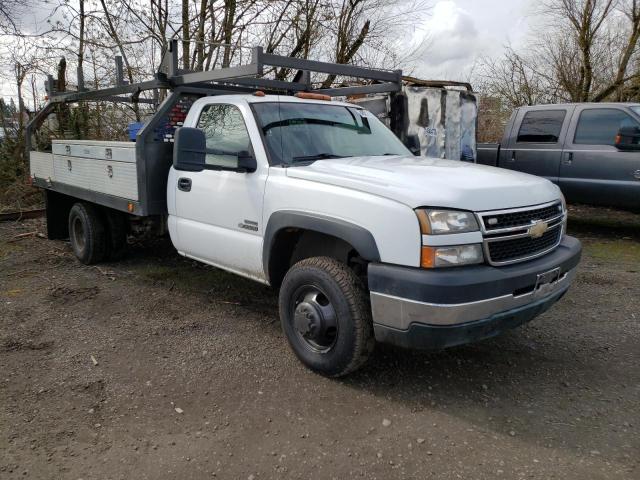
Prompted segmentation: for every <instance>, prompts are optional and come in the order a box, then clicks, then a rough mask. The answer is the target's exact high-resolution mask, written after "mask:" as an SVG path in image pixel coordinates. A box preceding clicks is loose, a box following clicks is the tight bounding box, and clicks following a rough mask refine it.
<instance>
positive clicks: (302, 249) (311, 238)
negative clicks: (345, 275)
mask: <svg viewBox="0 0 640 480" xmlns="http://www.w3.org/2000/svg"><path fill="white" fill-rule="evenodd" d="M310 257H330V258H334V259H336V260H338V261H340V262H342V263H344V264H346V265H348V266H349V267H351V268H352V269H354V271H355V272H356V274H357V275H358V276H360V277H362V276H366V271H367V269H366V264H367V262H366V261H365V260H364V259H363V258H362V256H361V255H360V253H359V252H358V251H357V250H356V249H355V248H354V247H353V245H351V244H350V243H348V242H347V241H345V240H343V239H341V238H338V237H335V236H333V235H328V234H326V233H321V232H316V231H314V230H307V229H301V228H283V229H281V230H279V231H278V232H277V233H276V234H275V237H274V240H273V244H272V246H271V252H270V254H269V265H268V268H269V272H268V273H269V282H270V283H271V285H272V286H273V287H276V288H278V287H279V286H280V284H281V283H282V280H283V279H284V276H285V274H286V273H287V271H288V270H289V268H290V267H291V266H292V265H294V264H295V263H297V262H299V261H300V260H304V259H305V258H310Z"/></svg>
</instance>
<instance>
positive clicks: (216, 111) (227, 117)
mask: <svg viewBox="0 0 640 480" xmlns="http://www.w3.org/2000/svg"><path fill="white" fill-rule="evenodd" d="M197 126H198V128H200V129H201V130H202V131H203V132H204V135H205V138H206V141H207V156H206V159H205V164H206V165H210V166H212V167H222V168H238V156H242V155H248V154H249V152H251V140H250V139H249V132H248V131H247V127H246V125H245V123H244V119H243V118H242V113H241V112H240V110H239V109H238V107H235V106H234V105H207V106H206V107H204V109H203V110H202V113H201V114H200V119H199V120H198V125H197Z"/></svg>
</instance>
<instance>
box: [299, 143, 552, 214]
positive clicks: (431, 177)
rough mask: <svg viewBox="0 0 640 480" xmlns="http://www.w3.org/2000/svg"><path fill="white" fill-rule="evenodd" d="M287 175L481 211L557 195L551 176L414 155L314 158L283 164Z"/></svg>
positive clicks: (418, 204) (417, 203)
mask: <svg viewBox="0 0 640 480" xmlns="http://www.w3.org/2000/svg"><path fill="white" fill-rule="evenodd" d="M287 176H289V177H292V178H299V179H303V180H309V181H312V182H319V183H325V184H329V185H335V186H339V187H345V188H349V189H352V190H359V191H362V192H366V193H371V194H373V195H377V196H381V197H385V198H389V199H391V200H396V201H398V202H401V203H404V204H406V205H408V206H409V207H411V208H416V207H421V206H429V207H445V208H455V209H461V210H472V211H476V212H479V211H483V210H497V209H504V208H515V207H526V206H529V205H537V204H540V203H545V202H551V201H553V200H557V199H558V198H560V190H559V189H558V187H557V186H556V185H554V184H553V183H551V182H550V181H548V180H546V179H544V178H542V177H536V176H534V175H528V174H526V173H520V172H515V171H513V170H506V169H503V168H496V167H489V166H486V165H476V164H474V163H467V162H460V161H452V160H442V159H437V158H425V157H414V156H400V155H397V156H384V157H380V156H375V157H351V158H335V159H328V160H318V161H316V162H314V163H312V164H311V165H305V166H295V167H290V168H288V169H287Z"/></svg>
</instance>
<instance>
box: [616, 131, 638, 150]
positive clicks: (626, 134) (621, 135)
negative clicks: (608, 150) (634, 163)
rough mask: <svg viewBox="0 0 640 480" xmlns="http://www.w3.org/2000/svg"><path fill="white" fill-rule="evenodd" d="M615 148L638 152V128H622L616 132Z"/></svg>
mask: <svg viewBox="0 0 640 480" xmlns="http://www.w3.org/2000/svg"><path fill="white" fill-rule="evenodd" d="M615 146H616V148H617V149H618V150H625V151H637V150H640V127H622V128H621V129H620V130H618V134H617V135H616V141H615Z"/></svg>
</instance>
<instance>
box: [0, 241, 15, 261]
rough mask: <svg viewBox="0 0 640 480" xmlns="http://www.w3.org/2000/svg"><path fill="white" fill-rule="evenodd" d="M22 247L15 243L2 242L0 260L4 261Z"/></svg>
mask: <svg viewBox="0 0 640 480" xmlns="http://www.w3.org/2000/svg"><path fill="white" fill-rule="evenodd" d="M19 249H20V246H19V245H17V244H15V243H9V242H0V260H4V259H5V258H7V257H8V256H9V254H10V253H11V252H15V251H16V250H19Z"/></svg>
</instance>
